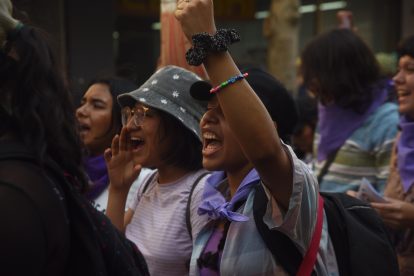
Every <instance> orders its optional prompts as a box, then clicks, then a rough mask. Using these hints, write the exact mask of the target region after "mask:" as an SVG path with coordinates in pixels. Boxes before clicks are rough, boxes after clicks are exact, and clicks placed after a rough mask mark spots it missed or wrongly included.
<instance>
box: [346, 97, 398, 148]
mask: <svg viewBox="0 0 414 276" xmlns="http://www.w3.org/2000/svg"><path fill="white" fill-rule="evenodd" d="M398 122H399V115H398V107H397V105H396V104H394V103H385V104H383V105H381V106H380V107H378V108H377V110H376V111H375V112H374V113H373V114H371V116H369V117H368V119H367V120H366V121H365V123H364V124H363V125H362V126H361V127H360V128H359V129H358V130H357V131H356V132H355V133H354V134H353V135H352V140H355V141H359V142H361V143H362V144H363V143H364V142H365V143H367V142H368V143H369V145H368V146H369V147H375V146H376V145H377V144H383V143H386V144H388V143H392V142H393V141H394V139H395V136H396V134H397V131H398ZM367 137H369V138H370V139H369V140H367V139H366V138H367Z"/></svg>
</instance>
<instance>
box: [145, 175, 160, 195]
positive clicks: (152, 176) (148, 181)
mask: <svg viewBox="0 0 414 276" xmlns="http://www.w3.org/2000/svg"><path fill="white" fill-rule="evenodd" d="M156 175H157V172H154V173H153V174H152V175H151V176H150V177H149V178H148V180H147V181H145V183H144V188H142V192H141V195H143V194H144V193H145V192H146V191H147V189H148V186H149V185H150V184H151V182H152V180H154V178H155V176H156Z"/></svg>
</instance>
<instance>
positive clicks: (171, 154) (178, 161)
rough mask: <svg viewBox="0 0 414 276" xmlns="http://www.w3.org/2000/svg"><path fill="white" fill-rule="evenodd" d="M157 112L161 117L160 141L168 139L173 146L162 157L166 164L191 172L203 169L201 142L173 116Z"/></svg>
mask: <svg viewBox="0 0 414 276" xmlns="http://www.w3.org/2000/svg"><path fill="white" fill-rule="evenodd" d="M157 112H159V114H160V117H161V124H160V128H161V129H160V130H161V131H160V137H159V138H160V141H161V142H162V141H164V140H166V138H167V137H168V139H170V141H169V142H170V143H171V145H172V146H171V147H169V148H170V150H169V151H168V152H166V153H165V154H164V156H162V158H163V160H164V161H165V162H166V164H168V165H173V166H177V167H179V168H183V169H187V170H190V171H195V170H198V169H201V168H202V167H203V165H202V155H201V150H202V145H201V142H200V140H198V139H197V138H196V136H195V135H194V134H193V133H192V132H191V131H190V130H188V129H187V128H186V127H185V126H184V125H183V124H182V123H181V122H180V121H179V120H177V119H176V118H174V117H173V116H172V115H170V114H168V113H166V112H163V111H160V110H157Z"/></svg>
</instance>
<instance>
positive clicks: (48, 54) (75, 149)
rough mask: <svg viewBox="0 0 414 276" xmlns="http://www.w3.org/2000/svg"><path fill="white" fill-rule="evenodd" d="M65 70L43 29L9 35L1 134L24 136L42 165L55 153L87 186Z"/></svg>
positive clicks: (2, 74)
mask: <svg viewBox="0 0 414 276" xmlns="http://www.w3.org/2000/svg"><path fill="white" fill-rule="evenodd" d="M59 72H61V71H60V70H59V68H58V66H57V64H56V61H55V58H54V55H53V53H52V51H51V48H50V47H49V45H48V43H47V40H46V38H45V37H44V35H43V34H42V32H41V31H40V30H37V29H35V28H33V27H29V26H25V27H23V28H22V29H21V30H20V31H19V32H18V33H14V35H13V37H10V36H9V38H8V41H7V45H6V48H5V50H4V52H3V53H2V54H1V60H0V120H1V124H0V136H1V135H6V134H11V135H13V136H14V137H16V138H17V139H19V140H21V141H22V142H23V143H24V144H26V145H27V146H28V147H29V148H31V149H33V151H34V153H35V154H36V156H37V158H38V161H39V163H41V164H43V163H44V161H45V160H46V159H47V157H50V158H51V159H53V160H54V161H55V162H56V163H57V164H58V165H59V166H60V167H61V168H62V169H63V170H64V171H65V172H66V173H68V174H70V175H71V176H72V177H74V178H75V179H76V180H77V181H76V183H77V185H79V188H80V189H81V190H85V187H86V185H87V182H86V180H85V174H84V173H83V170H82V166H81V157H82V153H81V142H80V138H79V134H78V132H77V128H76V119H75V110H74V105H73V102H72V97H71V94H70V93H69V91H68V90H67V86H66V85H65V82H64V81H63V78H62V76H61V75H60V73H59Z"/></svg>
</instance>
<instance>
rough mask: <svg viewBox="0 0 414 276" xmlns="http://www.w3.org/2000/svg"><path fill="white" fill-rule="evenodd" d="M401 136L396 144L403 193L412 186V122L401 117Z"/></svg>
mask: <svg viewBox="0 0 414 276" xmlns="http://www.w3.org/2000/svg"><path fill="white" fill-rule="evenodd" d="M400 128H401V136H400V140H399V141H398V144H397V150H398V156H397V157H398V172H399V173H400V177H401V181H402V184H403V188H404V192H407V191H408V190H409V189H410V187H411V186H412V185H413V184H414V120H412V119H409V118H407V117H406V116H401V120H400Z"/></svg>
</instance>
